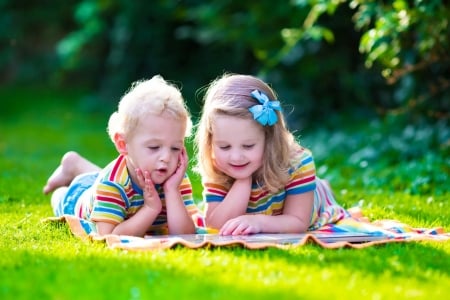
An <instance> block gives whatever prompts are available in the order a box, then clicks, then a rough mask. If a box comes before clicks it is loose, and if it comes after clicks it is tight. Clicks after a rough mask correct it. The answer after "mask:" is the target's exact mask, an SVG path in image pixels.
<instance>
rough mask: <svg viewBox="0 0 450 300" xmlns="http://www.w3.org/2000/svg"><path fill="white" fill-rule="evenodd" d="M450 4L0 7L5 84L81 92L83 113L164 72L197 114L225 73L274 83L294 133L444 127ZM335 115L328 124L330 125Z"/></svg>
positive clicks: (88, 0) (0, 73)
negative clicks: (350, 117) (394, 118)
mask: <svg viewBox="0 0 450 300" xmlns="http://www.w3.org/2000/svg"><path fill="white" fill-rule="evenodd" d="M449 12H450V8H449V6H448V1H436V0H431V1H418V0H416V1H399V0H397V1H371V0H359V1H358V0H355V1H344V0H322V1H318V0H315V1H313V0H291V1H278V2H276V3H275V2H274V1H270V0H260V1H227V0H218V1H201V0H197V1H195V0H192V1H181V0H155V1H120V0H67V1H23V0H15V1H12V0H3V1H0V25H1V27H2V28H3V30H2V31H1V32H0V41H1V47H0V82H1V85H2V86H5V85H19V86H22V87H25V86H26V85H30V84H31V85H43V86H48V87H51V88H60V87H63V88H64V87H71V88H73V87H74V86H77V87H82V88H84V90H85V91H86V94H85V95H84V97H82V99H80V101H84V103H83V105H85V106H86V108H87V109H92V110H95V109H102V108H104V102H111V103H113V104H115V103H116V102H117V101H118V98H119V97H120V96H121V95H122V94H123V93H124V92H125V91H126V89H127V88H128V87H129V86H130V84H131V82H133V81H136V80H138V79H141V78H150V77H151V76H153V75H155V74H161V75H163V76H164V77H165V78H166V79H168V80H171V81H174V82H175V83H178V85H179V86H181V87H182V89H183V94H184V96H185V98H186V100H187V101H188V102H189V104H190V106H191V109H192V110H193V113H196V112H197V111H198V109H199V107H200V106H201V97H200V96H201V95H199V92H198V91H199V89H200V88H201V87H203V86H205V85H206V84H207V83H209V82H210V81H211V80H212V79H214V78H215V77H217V76H219V75H221V74H222V73H223V72H235V73H247V74H253V75H257V76H260V77H262V78H263V79H265V80H266V81H267V82H269V83H270V84H272V85H273V87H274V88H275V89H276V91H277V92H278V93H279V94H280V98H281V100H282V101H283V102H285V103H288V104H292V105H293V106H295V109H294V111H293V113H292V114H290V118H291V120H290V121H291V126H294V127H295V128H301V126H302V124H303V123H304V122H310V121H311V120H315V121H320V120H322V119H329V118H330V117H332V115H333V114H336V113H338V112H340V111H342V110H346V111H348V110H352V111H355V113H359V114H387V113H389V112H395V113H397V114H400V113H404V114H408V115H409V117H411V118H418V117H419V116H418V115H420V116H422V117H424V116H426V117H429V118H432V119H433V118H434V119H435V120H437V119H441V118H448V113H449V105H450V104H449V103H450V102H449V97H450V88H449V86H450V78H449V76H450V73H449V66H450V61H449V60H450V56H449V24H448V17H449ZM330 115H331V116H330Z"/></svg>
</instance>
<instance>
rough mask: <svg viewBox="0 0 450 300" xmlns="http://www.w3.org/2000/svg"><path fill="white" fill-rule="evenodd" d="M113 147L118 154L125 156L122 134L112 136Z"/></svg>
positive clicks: (125, 146)
mask: <svg viewBox="0 0 450 300" xmlns="http://www.w3.org/2000/svg"><path fill="white" fill-rule="evenodd" d="M114 145H115V146H116V149H117V151H118V152H119V153H120V154H127V153H128V151H127V142H126V141H125V137H124V136H123V134H122V133H116V134H114Z"/></svg>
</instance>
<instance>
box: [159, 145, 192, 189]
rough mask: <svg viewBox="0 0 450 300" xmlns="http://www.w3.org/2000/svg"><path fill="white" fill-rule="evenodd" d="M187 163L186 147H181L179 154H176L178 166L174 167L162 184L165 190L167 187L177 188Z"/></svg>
mask: <svg viewBox="0 0 450 300" xmlns="http://www.w3.org/2000/svg"><path fill="white" fill-rule="evenodd" d="M187 165H188V156H187V153H186V149H185V148H184V147H183V148H182V149H181V152H180V155H179V156H178V166H177V168H176V169H175V172H174V173H173V174H172V175H171V176H170V177H169V178H167V180H166V181H165V182H164V184H163V188H164V190H165V191H166V190H167V189H171V188H173V189H176V190H178V187H179V186H180V184H181V181H183V178H184V175H185V174H186V169H187Z"/></svg>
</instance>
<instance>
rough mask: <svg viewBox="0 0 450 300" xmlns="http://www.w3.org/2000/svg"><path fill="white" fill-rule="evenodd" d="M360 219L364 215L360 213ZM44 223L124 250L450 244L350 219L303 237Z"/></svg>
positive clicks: (423, 231)
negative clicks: (107, 230)
mask: <svg viewBox="0 0 450 300" xmlns="http://www.w3.org/2000/svg"><path fill="white" fill-rule="evenodd" d="M358 216H361V214H360V213H358ZM44 222H65V223H67V224H68V226H69V228H70V230H71V232H72V233H73V234H74V235H75V236H77V237H79V238H82V239H86V240H90V241H101V242H105V243H106V244H107V245H108V246H109V247H110V248H116V249H123V250H141V251H142V250H157V249H169V248H173V247H175V246H177V245H180V246H184V247H188V248H202V247H223V246H231V245H236V246H241V247H245V248H248V249H263V248H267V247H276V248H280V249H287V248H292V247H298V246H302V245H305V244H308V243H314V244H317V245H320V246H322V247H324V248H332V249H336V248H343V247H348V248H364V247H368V246H373V245H379V244H386V243H392V242H412V241H450V234H449V233H446V232H444V230H443V228H440V227H438V228H414V227H411V226H408V225H407V224H404V223H401V222H398V221H395V220H379V221H374V222H369V221H368V220H366V219H364V218H360V217H358V218H356V217H352V218H347V219H344V220H341V221H339V222H338V223H336V224H328V225H325V226H324V227H322V228H320V229H319V230H315V231H310V232H307V233H303V234H252V235H242V236H221V235H219V234H217V233H215V232H214V231H213V230H210V229H208V228H204V227H198V228H197V233H196V234H188V235H165V236H145V237H132V236H119V235H106V236H100V235H98V234H97V233H96V227H95V224H94V223H92V222H89V221H86V220H82V219H79V218H77V217H74V216H69V215H65V216H62V217H50V218H46V219H44Z"/></svg>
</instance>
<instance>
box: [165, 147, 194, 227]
mask: <svg viewBox="0 0 450 300" xmlns="http://www.w3.org/2000/svg"><path fill="white" fill-rule="evenodd" d="M187 165H188V157H187V153H186V149H185V148H183V149H182V150H181V152H180V156H179V158H178V167H177V169H176V170H175V172H174V173H173V175H172V176H170V178H168V179H167V180H166V182H164V185H163V188H164V195H165V197H166V211H167V224H168V227H169V234H189V233H195V225H194V222H193V220H192V218H191V217H190V216H189V213H188V211H187V209H186V206H185V205H184V203H183V198H182V196H181V193H180V184H181V182H182V181H183V178H184V176H185V173H186V169H187Z"/></svg>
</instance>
